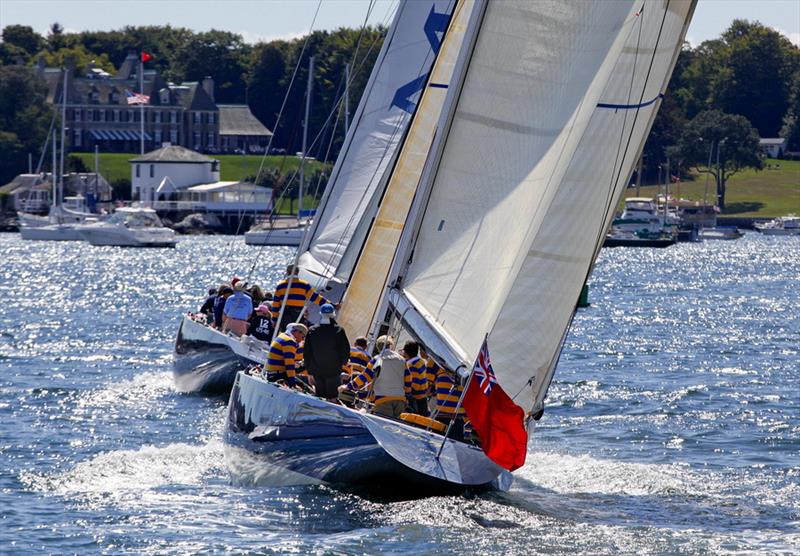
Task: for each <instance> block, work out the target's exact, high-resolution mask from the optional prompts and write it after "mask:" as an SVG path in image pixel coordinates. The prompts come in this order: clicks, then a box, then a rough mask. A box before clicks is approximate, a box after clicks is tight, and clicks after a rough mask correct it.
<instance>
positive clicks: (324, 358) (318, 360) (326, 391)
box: [303, 303, 350, 401]
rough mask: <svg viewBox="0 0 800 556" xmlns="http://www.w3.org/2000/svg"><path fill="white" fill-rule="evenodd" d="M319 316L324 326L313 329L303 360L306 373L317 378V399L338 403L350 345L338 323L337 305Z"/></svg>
mask: <svg viewBox="0 0 800 556" xmlns="http://www.w3.org/2000/svg"><path fill="white" fill-rule="evenodd" d="M319 312H320V315H321V319H320V323H319V324H318V325H316V326H312V327H311V329H309V331H308V335H307V336H306V343H305V347H304V348H303V357H304V358H305V366H306V369H308V372H310V373H311V375H312V376H313V377H314V386H315V388H316V393H317V396H319V397H320V398H325V399H327V400H329V401H335V400H336V399H337V394H338V387H339V385H340V384H341V379H340V377H339V374H340V373H341V371H342V367H343V366H344V365H345V364H346V363H347V360H348V359H349V358H350V341H349V340H348V339H347V334H346V333H345V331H344V329H343V328H342V327H341V326H339V325H338V324H336V321H335V320H334V317H335V316H336V310H335V309H334V307H333V305H331V304H330V303H326V304H324V305H323V306H322V307H320V310H319Z"/></svg>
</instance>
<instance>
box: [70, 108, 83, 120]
mask: <svg viewBox="0 0 800 556" xmlns="http://www.w3.org/2000/svg"><path fill="white" fill-rule="evenodd" d="M72 119H73V121H76V122H79V121H81V109H80V108H75V109H73V110H72Z"/></svg>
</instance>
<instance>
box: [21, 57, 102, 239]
mask: <svg viewBox="0 0 800 556" xmlns="http://www.w3.org/2000/svg"><path fill="white" fill-rule="evenodd" d="M68 83H69V73H68V70H66V69H65V70H64V81H63V89H62V91H61V158H60V163H59V170H58V171H56V159H57V157H58V148H57V145H58V141H57V140H56V132H55V130H53V134H52V140H53V171H52V173H51V176H52V185H53V191H52V198H53V202H52V206H51V207H50V212H49V214H48V215H47V216H46V217H43V216H36V215H32V214H26V213H18V218H19V222H20V228H19V231H20V236H21V237H22V239H26V240H47V241H80V240H81V239H82V238H81V235H80V233H79V232H78V230H79V228H80V227H81V226H82V225H84V224H90V223H95V222H98V221H100V216H99V215H97V214H91V213H86V212H81V211H76V210H70V209H68V208H66V207H65V206H64V203H63V197H64V153H65V151H66V142H65V141H66V139H65V135H66V128H65V122H66V111H67V92H68V88H67V87H68ZM45 150H46V149H45ZM95 172H96V170H95Z"/></svg>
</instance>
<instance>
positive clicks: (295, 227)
mask: <svg viewBox="0 0 800 556" xmlns="http://www.w3.org/2000/svg"><path fill="white" fill-rule="evenodd" d="M313 86H314V57H313V56H311V57H310V58H309V59H308V84H307V85H306V112H305V117H304V118H303V151H302V152H301V153H299V155H300V183H299V187H298V188H297V220H296V221H294V222H293V223H290V224H289V225H283V226H282V225H280V224H279V222H280V220H275V219H273V218H272V217H270V219H269V222H268V223H267V225H266V226H265V225H256V226H254V227H252V228H251V229H249V230H248V231H246V232H245V234H244V242H245V244H246V245H287V246H290V247H297V246H299V245H300V242H301V241H302V240H303V235H305V233H306V228H307V227H308V224H309V217H308V216H307V215H306V214H304V211H303V194H304V193H305V168H306V158H307V155H308V150H307V149H308V124H309V121H310V120H309V117H310V115H311V96H312V92H313V90H314V89H313Z"/></svg>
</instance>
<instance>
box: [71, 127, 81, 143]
mask: <svg viewBox="0 0 800 556" xmlns="http://www.w3.org/2000/svg"><path fill="white" fill-rule="evenodd" d="M73 137H74V140H73V143H72V146H73V147H80V146H82V145H83V143H82V140H83V137H82V134H81V130H80V129H76V130H75V132H74V135H73Z"/></svg>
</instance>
